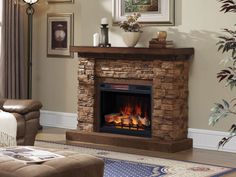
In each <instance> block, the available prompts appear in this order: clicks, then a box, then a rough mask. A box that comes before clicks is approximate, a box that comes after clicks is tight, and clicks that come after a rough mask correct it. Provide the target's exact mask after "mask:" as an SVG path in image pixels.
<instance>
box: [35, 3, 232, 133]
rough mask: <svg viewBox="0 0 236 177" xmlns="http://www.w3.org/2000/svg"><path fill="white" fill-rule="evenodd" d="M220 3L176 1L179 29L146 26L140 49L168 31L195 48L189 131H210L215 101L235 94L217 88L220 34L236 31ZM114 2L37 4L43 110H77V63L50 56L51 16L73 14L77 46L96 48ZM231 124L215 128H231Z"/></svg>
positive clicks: (113, 38) (117, 38)
mask: <svg viewBox="0 0 236 177" xmlns="http://www.w3.org/2000/svg"><path fill="white" fill-rule="evenodd" d="M219 8H220V4H219V3H218V2H217V1H216V0H207V1H206V0H176V26H174V27H158V26H153V27H144V29H143V31H144V32H143V34H142V37H141V40H140V42H139V44H138V45H139V46H147V45H148V41H149V40H150V39H151V38H152V37H154V36H155V33H156V31H158V30H167V31H168V38H169V39H170V40H174V42H175V44H176V45H177V47H194V48H195V55H194V58H193V60H192V61H191V71H190V81H189V120H190V121H189V127H191V128H200V129H212V128H210V127H209V126H208V116H209V112H210V111H209V110H210V108H211V106H212V105H213V103H214V102H215V101H218V100H221V99H222V98H226V99H230V98H231V97H232V96H233V94H232V92H231V91H230V90H229V88H225V87H224V85H223V84H218V83H217V79H216V77H215V76H216V73H217V72H218V70H219V69H220V66H219V65H218V63H219V61H220V59H221V58H223V55H222V54H220V53H219V52H217V47H216V45H215V44H216V42H217V36H219V35H220V34H221V29H222V28H223V27H233V25H234V24H235V15H233V14H227V15H226V14H223V13H220V12H219ZM111 9H112V0H75V3H74V4H66V3H63V4H48V5H47V4H45V3H41V4H40V6H37V10H36V14H35V16H34V43H33V45H34V48H33V49H34V52H33V57H34V61H33V62H34V65H33V78H34V80H33V97H34V98H35V99H38V100H40V101H42V103H43V105H44V107H43V109H44V110H50V111H59V112H76V108H77V103H76V102H77V64H78V59H77V56H75V58H74V59H60V58H47V57H46V46H47V45H46V44H47V35H46V34H47V33H46V29H47V28H46V21H47V19H46V16H47V13H68V12H73V13H74V15H75V16H74V17H75V18H74V43H75V45H92V35H93V33H95V32H99V23H100V19H101V18H102V17H108V18H109V20H110V24H111V18H112V12H111ZM121 32H122V31H121V30H120V29H119V27H111V28H110V42H111V44H112V45H113V46H124V44H123V42H122V39H121ZM230 123H232V120H230V119H229V120H226V121H224V122H223V123H221V124H220V125H218V126H216V128H214V129H215V130H223V131H225V130H227V129H228V126H229V124H230Z"/></svg>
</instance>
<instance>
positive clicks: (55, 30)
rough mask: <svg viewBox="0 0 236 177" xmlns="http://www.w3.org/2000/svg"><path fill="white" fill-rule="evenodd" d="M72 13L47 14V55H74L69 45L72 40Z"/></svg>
mask: <svg viewBox="0 0 236 177" xmlns="http://www.w3.org/2000/svg"><path fill="white" fill-rule="evenodd" d="M73 20H74V14H73V13H50V14H47V57H71V58H72V57H74V54H73V53H72V52H70V46H72V45H73V43H74V41H73V38H74V24H73Z"/></svg>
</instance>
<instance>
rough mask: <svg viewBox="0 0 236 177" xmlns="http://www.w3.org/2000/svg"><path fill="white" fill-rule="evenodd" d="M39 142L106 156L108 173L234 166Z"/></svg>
mask: <svg viewBox="0 0 236 177" xmlns="http://www.w3.org/2000/svg"><path fill="white" fill-rule="evenodd" d="M35 146H38V147H44V148H55V149H64V150H69V151H76V152H78V153H80V154H90V155H94V156H97V157H100V158H103V159H104V162H105V171H104V177H221V176H223V175H225V174H227V173H231V172H234V171H236V169H234V168H227V167H220V166H213V165H206V164H200V163H191V162H184V161H177V160H169V159H164V158H155V157H148V156H142V155H133V154H127V153H120V152H113V151H107V150H100V149H92V148H85V147H79V146H71V145H65V144H58V143H51V142H44V141H36V142H35Z"/></svg>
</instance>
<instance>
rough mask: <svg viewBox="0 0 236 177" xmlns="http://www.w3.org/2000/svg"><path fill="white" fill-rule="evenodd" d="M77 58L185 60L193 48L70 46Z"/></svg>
mask: <svg viewBox="0 0 236 177" xmlns="http://www.w3.org/2000/svg"><path fill="white" fill-rule="evenodd" d="M70 51H71V52H76V53H78V57H83V58H95V59H127V58H128V59H143V60H148V59H159V60H187V59H189V58H190V56H192V55H193V54H194V49H193V48H129V47H108V48H106V47H86V46H71V47H70Z"/></svg>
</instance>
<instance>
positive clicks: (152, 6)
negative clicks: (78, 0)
mask: <svg viewBox="0 0 236 177" xmlns="http://www.w3.org/2000/svg"><path fill="white" fill-rule="evenodd" d="M112 2H113V4H112V5H113V23H114V24H118V23H119V22H121V21H123V20H125V19H126V16H127V15H129V14H132V13H134V12H139V13H140V14H141V17H140V18H139V22H141V23H146V24H156V25H174V22H175V7H174V0H113V1H112Z"/></svg>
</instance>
